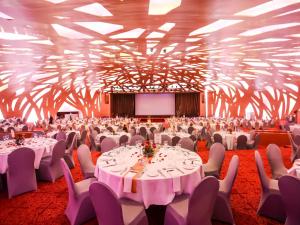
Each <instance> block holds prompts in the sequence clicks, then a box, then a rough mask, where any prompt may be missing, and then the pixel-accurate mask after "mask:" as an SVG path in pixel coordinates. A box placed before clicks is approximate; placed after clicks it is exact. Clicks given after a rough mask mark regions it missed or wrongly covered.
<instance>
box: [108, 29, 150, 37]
mask: <svg viewBox="0 0 300 225" xmlns="http://www.w3.org/2000/svg"><path fill="white" fill-rule="evenodd" d="M144 31H145V29H142V28H136V29H133V30H130V31H127V32H123V33H120V34H116V35H113V36H110V38H112V39H127V38H138V37H139V36H141V35H142V33H144Z"/></svg>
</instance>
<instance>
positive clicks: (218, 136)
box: [213, 133, 223, 144]
mask: <svg viewBox="0 0 300 225" xmlns="http://www.w3.org/2000/svg"><path fill="white" fill-rule="evenodd" d="M213 138H214V143H220V144H223V138H222V136H221V134H218V133H217V134H214V136H213Z"/></svg>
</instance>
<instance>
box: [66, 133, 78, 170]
mask: <svg viewBox="0 0 300 225" xmlns="http://www.w3.org/2000/svg"><path fill="white" fill-rule="evenodd" d="M76 142H77V137H76V135H74V136H73V140H72V143H71V145H70V147H69V148H68V149H66V151H65V155H64V159H65V161H66V163H67V164H68V166H69V168H70V169H72V168H74V167H75V162H74V158H73V150H74V149H75V148H76Z"/></svg>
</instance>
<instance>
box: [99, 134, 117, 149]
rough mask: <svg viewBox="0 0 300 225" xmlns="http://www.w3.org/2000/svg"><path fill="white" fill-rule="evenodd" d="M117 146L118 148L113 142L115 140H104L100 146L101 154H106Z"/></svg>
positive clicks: (108, 138) (107, 138)
mask: <svg viewBox="0 0 300 225" xmlns="http://www.w3.org/2000/svg"><path fill="white" fill-rule="evenodd" d="M117 146H118V144H117V143H116V142H115V140H114V139H113V138H110V137H106V138H104V139H103V141H102V142H101V144H100V147H101V152H102V153H104V152H108V151H110V150H112V149H114V148H115V147H117Z"/></svg>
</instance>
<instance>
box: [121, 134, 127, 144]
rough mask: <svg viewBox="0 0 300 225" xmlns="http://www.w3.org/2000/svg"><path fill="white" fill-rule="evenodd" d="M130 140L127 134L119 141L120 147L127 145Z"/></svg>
mask: <svg viewBox="0 0 300 225" xmlns="http://www.w3.org/2000/svg"><path fill="white" fill-rule="evenodd" d="M128 140H129V137H128V136H127V135H126V134H123V135H122V136H121V137H120V139H119V145H120V146H121V145H122V144H124V145H127V143H128Z"/></svg>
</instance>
